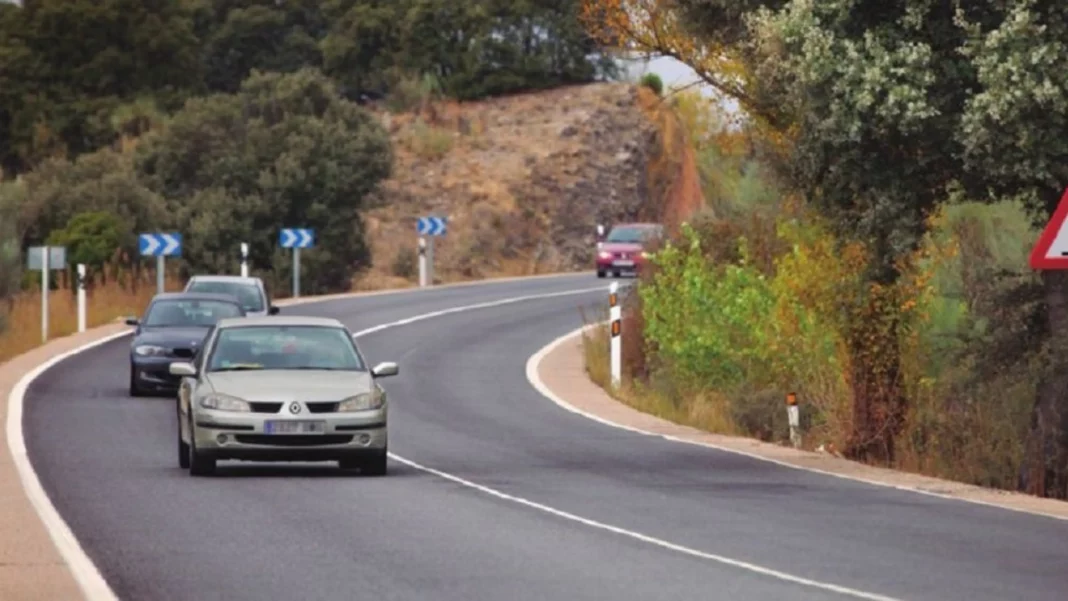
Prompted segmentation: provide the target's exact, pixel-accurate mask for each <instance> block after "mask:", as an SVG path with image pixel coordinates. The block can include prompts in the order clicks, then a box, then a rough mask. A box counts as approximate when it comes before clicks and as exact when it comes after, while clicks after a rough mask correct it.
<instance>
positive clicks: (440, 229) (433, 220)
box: [415, 217, 448, 288]
mask: <svg viewBox="0 0 1068 601" xmlns="http://www.w3.org/2000/svg"><path fill="white" fill-rule="evenodd" d="M447 230H448V218H446V217H420V218H419V219H418V220H417V221H416V223H415V231H416V233H418V234H419V287H420V288H422V287H426V286H433V285H434V238H435V237H437V236H444V235H445V232H446V231H447Z"/></svg>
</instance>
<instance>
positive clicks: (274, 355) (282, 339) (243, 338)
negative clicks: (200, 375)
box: [208, 326, 367, 371]
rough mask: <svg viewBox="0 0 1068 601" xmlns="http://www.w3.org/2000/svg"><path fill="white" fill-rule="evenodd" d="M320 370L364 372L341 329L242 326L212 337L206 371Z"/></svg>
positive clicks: (224, 329) (326, 327) (348, 338)
mask: <svg viewBox="0 0 1068 601" xmlns="http://www.w3.org/2000/svg"><path fill="white" fill-rule="evenodd" d="M263 369H322V370H332V371H366V369H367V368H366V367H364V363H363V359H362V358H361V357H360V354H359V352H358V351H357V350H356V345H355V343H353V341H352V338H351V337H350V336H349V333H348V331H347V330H345V329H344V328H338V327H332V326H241V327H232V328H223V329H222V330H220V331H219V334H218V336H216V338H215V343H214V345H213V349H212V351H211V359H210V361H209V366H208V371H238V370H263Z"/></svg>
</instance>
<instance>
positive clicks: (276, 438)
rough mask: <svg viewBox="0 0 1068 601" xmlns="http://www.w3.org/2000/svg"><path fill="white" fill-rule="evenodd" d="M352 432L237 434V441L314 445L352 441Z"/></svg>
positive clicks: (270, 444) (261, 443)
mask: <svg viewBox="0 0 1068 601" xmlns="http://www.w3.org/2000/svg"><path fill="white" fill-rule="evenodd" d="M352 436H353V435H352V434H236V435H235V436H234V438H235V439H237V442H240V443H242V444H258V445H265V446H271V447H314V446H319V445H328V444H347V443H350V442H352Z"/></svg>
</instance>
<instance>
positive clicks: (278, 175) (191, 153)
mask: <svg viewBox="0 0 1068 601" xmlns="http://www.w3.org/2000/svg"><path fill="white" fill-rule="evenodd" d="M391 152H392V151H391V148H390V145H389V138H388V136H387V134H386V132H385V130H384V129H383V128H382V126H381V125H380V124H379V123H378V121H377V120H376V119H375V118H374V117H373V116H372V115H371V114H370V113H368V112H366V111H364V110H363V109H361V108H360V107H358V106H357V105H356V104H355V103H352V102H349V101H347V100H344V99H343V98H341V97H340V95H339V94H338V91H337V88H336V86H335V85H334V83H333V82H332V81H331V80H330V79H328V78H327V77H325V76H324V75H323V74H322V73H320V72H319V71H317V70H314V69H302V70H300V71H297V72H295V73H291V74H279V73H259V72H254V73H253V74H252V76H250V77H249V78H248V79H247V80H246V81H245V82H244V83H243V84H242V85H241V89H240V90H239V91H238V92H237V93H236V94H216V95H213V96H209V97H206V98H202V99H196V100H193V101H191V102H190V103H189V104H188V105H187V106H186V107H185V108H184V109H183V110H182V111H180V112H179V113H178V114H176V115H175V117H174V119H173V120H172V121H171V122H170V123H169V125H168V127H167V128H166V129H165V130H161V131H159V132H155V133H153V134H151V135H149V136H148V137H146V138H145V139H144V141H143V142H142V143H141V144H140V145H139V146H138V149H137V163H138V169H139V171H140V173H141V174H142V175H143V177H144V179H145V181H146V182H147V183H148V185H149V186H151V188H152V189H153V190H156V191H158V192H159V193H160V194H162V195H163V196H164V197H166V199H167V202H168V205H169V207H170V209H171V211H172V212H173V214H174V215H175V217H176V220H177V228H178V229H179V230H180V231H183V232H186V233H187V234H188V239H189V244H188V245H187V246H186V249H185V252H184V253H183V255H184V257H185V259H186V260H187V261H188V262H189V264H190V266H191V267H192V268H194V269H198V270H199V269H211V270H215V271H234V270H236V268H237V264H238V261H239V258H238V255H237V252H236V245H237V243H238V242H240V241H247V242H249V244H250V246H251V249H250V262H251V265H252V268H253V269H255V270H259V271H261V272H266V273H267V274H268V277H269V278H270V279H273V282H274V284H275V285H277V286H284V285H285V282H286V279H287V277H288V274H289V271H288V269H289V266H288V257H287V256H285V255H279V254H278V252H277V250H278V249H277V246H278V231H279V229H280V228H281V227H310V228H313V229H315V230H316V237H317V244H316V248H315V249H314V250H311V251H306V252H305V253H304V254H303V255H302V267H303V268H304V270H305V271H304V273H305V274H306V276H307V277H306V278H305V284H304V289H305V290H306V291H308V292H309V293H315V292H325V291H336V290H345V289H347V288H348V286H349V283H350V281H351V276H352V275H353V273H354V271H356V270H358V269H360V268H363V267H366V266H368V265H369V264H370V251H369V249H368V247H367V244H366V242H365V241H364V232H363V222H362V220H361V219H360V210H361V209H362V208H363V202H364V199H365V197H366V196H367V195H368V194H369V193H370V192H371V191H372V190H373V189H375V187H376V186H377V185H378V182H379V181H381V180H382V179H384V178H385V177H387V176H388V175H389V173H390V169H391V168H392V153H391Z"/></svg>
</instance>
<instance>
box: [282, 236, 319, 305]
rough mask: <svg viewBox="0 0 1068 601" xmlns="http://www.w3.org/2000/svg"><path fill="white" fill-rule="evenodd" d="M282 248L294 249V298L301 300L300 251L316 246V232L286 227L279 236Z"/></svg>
mask: <svg viewBox="0 0 1068 601" xmlns="http://www.w3.org/2000/svg"><path fill="white" fill-rule="evenodd" d="M278 244H279V246H281V247H282V248H291V249H293V298H300V249H302V248H311V247H313V246H315V230H312V229H308V228H300V227H286V228H282V231H281V232H279V234H278Z"/></svg>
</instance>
